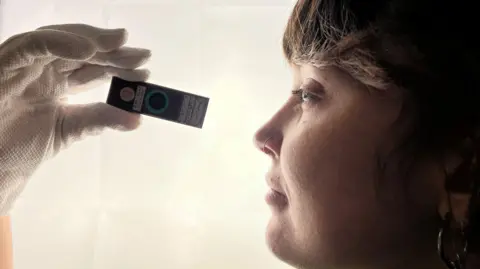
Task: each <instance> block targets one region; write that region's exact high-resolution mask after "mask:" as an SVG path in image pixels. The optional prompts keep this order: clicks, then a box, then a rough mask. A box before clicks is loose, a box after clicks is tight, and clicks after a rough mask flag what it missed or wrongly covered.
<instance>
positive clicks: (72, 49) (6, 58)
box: [0, 30, 97, 70]
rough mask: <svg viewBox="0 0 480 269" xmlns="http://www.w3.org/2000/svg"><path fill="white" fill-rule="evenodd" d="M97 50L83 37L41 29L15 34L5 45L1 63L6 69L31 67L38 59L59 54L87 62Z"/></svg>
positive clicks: (58, 55) (0, 56) (0, 55)
mask: <svg viewBox="0 0 480 269" xmlns="http://www.w3.org/2000/svg"><path fill="white" fill-rule="evenodd" d="M96 52H97V50H96V47H95V45H94V44H93V43H92V42H90V41H89V40H88V39H86V38H83V37H81V36H78V35H75V34H72V33H67V32H60V31H55V30H40V31H33V32H28V33H24V34H20V35H17V36H14V37H12V38H10V39H8V40H7V41H5V43H3V44H2V46H1V49H0V64H1V65H2V66H4V70H15V69H19V68H23V67H26V66H30V65H32V64H33V63H34V61H35V60H38V59H41V58H47V57H49V58H50V57H52V56H54V57H58V58H63V59H67V60H74V61H85V60H87V59H90V58H92V57H93V56H94V55H95V53H96Z"/></svg>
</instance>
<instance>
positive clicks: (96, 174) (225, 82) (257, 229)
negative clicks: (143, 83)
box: [0, 0, 293, 269]
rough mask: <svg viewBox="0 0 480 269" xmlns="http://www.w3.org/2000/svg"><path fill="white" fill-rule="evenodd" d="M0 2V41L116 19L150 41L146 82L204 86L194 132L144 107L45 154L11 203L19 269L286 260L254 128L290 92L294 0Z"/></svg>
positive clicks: (204, 267)
mask: <svg viewBox="0 0 480 269" xmlns="http://www.w3.org/2000/svg"><path fill="white" fill-rule="evenodd" d="M0 2H1V5H0V27H1V28H0V36H1V39H2V40H5V39H6V38H7V37H8V36H10V35H12V34H16V33H19V32H24V31H29V30H33V29H35V28H37V27H39V26H42V25H46V24H57V23H72V22H79V23H88V24H92V25H95V26H99V27H109V28H114V27H126V28H127V29H128V30H129V31H130V39H129V43H128V45H131V46H142V47H147V48H150V49H152V51H153V58H152V61H151V62H150V63H149V65H148V67H149V68H150V69H151V70H152V79H151V82H154V83H158V84H161V85H165V86H170V87H174V88H178V89H181V90H185V91H189V92H193V93H197V94H201V95H204V96H207V97H210V98H211V100H210V106H209V110H208V114H207V117H206V121H205V125H204V129H202V130H198V129H195V128H191V127H185V126H181V125H178V124H174V123H169V122H166V121H162V120H158V119H152V118H144V124H143V126H142V127H141V129H139V130H138V131H136V132H132V133H127V134H126V133H117V132H106V133H105V134H104V135H102V136H100V137H96V138H90V139H88V140H85V141H82V142H79V143H77V144H75V145H74V146H73V147H71V148H70V149H69V150H68V151H66V152H64V153H62V154H60V155H59V156H58V157H57V158H56V159H54V160H53V161H51V162H48V163H46V164H45V165H44V166H43V167H42V168H41V169H40V170H39V171H38V172H37V173H36V175H35V176H34V178H33V179H32V181H31V183H30V184H29V185H28V187H27V189H26V190H25V192H24V194H23V196H22V197H21V198H20V200H18V202H17V204H16V208H15V211H14V214H13V225H14V244H15V245H14V251H15V264H16V267H15V268H16V269H31V268H48V269H65V268H69V269H114V268H115V269H134V268H135V269H137V268H141V269H159V268H166V269H183V268H185V269H186V268H188V269H190V268H192V269H193V268H195V269H217V268H218V269H237V268H238V269H240V268H241V269H246V268H255V269H256V268H269V269H282V268H288V267H287V266H286V265H284V264H282V263H281V262H279V261H277V260H276V259H275V258H274V257H273V256H272V255H271V254H270V252H269V251H268V249H267V247H266V246H265V244H264V229H265V226H266V224H267V221H268V218H269V216H270V212H269V210H268V208H267V206H266V205H265V203H264V201H263V196H264V193H265V190H266V187H265V183H264V174H265V172H266V171H267V170H268V166H269V161H268V159H267V158H266V157H265V156H263V155H262V154H261V153H259V152H257V151H256V150H255V149H254V147H253V143H252V136H253V133H254V132H255V130H256V128H258V127H259V126H260V125H261V124H262V123H263V122H265V121H266V120H267V119H268V118H269V116H271V114H272V113H274V111H275V110H276V109H277V108H278V107H279V106H280V105H281V104H282V103H283V101H284V100H285V99H286V98H287V96H288V92H289V89H290V74H289V72H288V68H287V65H286V63H285V62H284V60H283V58H282V53H281V37H282V31H283V29H284V26H285V23H286V20H287V18H288V15H289V12H290V10H291V8H292V5H293V3H292V0H235V1H234V0H169V1H167V0H150V1H146V0H143V1H139V0H122V1H113V0H110V1H108V0H76V1H72V0H41V1H39V0H1V1H0ZM107 89H108V85H105V86H103V87H100V88H98V89H94V90H93V91H91V92H89V93H86V94H83V95H80V96H78V97H76V98H75V99H74V101H75V102H89V101H98V100H101V101H104V100H105V98H106V94H107Z"/></svg>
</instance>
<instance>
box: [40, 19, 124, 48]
mask: <svg viewBox="0 0 480 269" xmlns="http://www.w3.org/2000/svg"><path fill="white" fill-rule="evenodd" d="M45 29H48V30H57V31H61V32H67V33H73V34H76V35H79V36H82V37H84V38H87V39H88V40H90V42H92V43H93V44H95V46H96V47H97V49H98V50H99V51H103V52H105V51H112V50H115V49H118V48H120V47H121V46H123V45H124V44H125V43H126V42H127V39H128V33H127V30H125V29H123V28H119V29H105V28H98V27H95V26H91V25H88V24H56V25H47V26H43V27H40V28H38V30H45Z"/></svg>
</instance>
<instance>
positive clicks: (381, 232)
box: [255, 65, 434, 268]
mask: <svg viewBox="0 0 480 269" xmlns="http://www.w3.org/2000/svg"><path fill="white" fill-rule="evenodd" d="M292 71H293V75H294V85H293V90H294V91H299V93H298V94H292V96H291V97H290V98H289V99H288V100H287V102H286V103H285V104H284V105H283V107H281V108H280V110H278V112H277V113H276V114H275V115H274V116H273V117H272V118H271V119H270V121H269V122H267V123H266V124H265V125H264V126H263V127H262V128H261V129H260V130H258V132H257V134H256V136H255V140H256V144H257V146H258V147H259V148H260V149H261V150H262V151H264V152H265V153H267V154H268V155H269V157H270V158H271V160H272V166H271V169H270V172H269V173H268V175H267V182H268V183H269V185H270V187H271V188H273V189H275V190H277V191H278V192H279V193H282V194H283V195H278V193H277V194H276V195H270V196H267V202H268V203H269V204H270V206H271V209H272V217H271V220H270V222H269V225H268V228H267V235H266V237H267V243H268V245H269V247H270V248H271V250H272V252H273V253H274V254H275V255H276V256H278V257H279V258H280V259H282V260H284V261H286V262H288V263H290V264H292V265H294V266H298V267H299V268H310V267H314V268H315V267H317V266H326V267H325V268H331V267H329V266H333V268H343V266H346V267H348V268H352V267H350V266H351V265H355V266H354V267H353V268H358V267H357V266H356V265H360V264H370V263H371V262H372V261H375V262H378V263H382V262H383V259H385V260H386V261H388V260H389V259H390V260H391V259H392V256H391V255H394V254H395V253H397V251H396V250H397V249H404V248H405V246H407V245H410V239H412V240H414V239H416V241H413V242H416V243H417V245H418V235H417V234H415V233H416V232H419V233H421V232H423V231H417V230H418V229H417V230H415V229H413V228H412V227H420V226H419V225H418V224H419V222H421V221H422V219H421V216H423V215H425V214H424V213H425V211H428V210H430V209H431V208H426V206H420V205H417V206H413V205H412V201H410V200H409V197H408V195H407V191H406V188H405V185H406V182H405V180H406V179H405V178H403V177H402V176H400V175H401V173H399V171H396V168H397V167H396V166H397V162H396V161H395V160H394V158H393V159H392V158H391V159H389V162H390V163H388V167H389V168H388V171H382V169H380V165H379V159H380V158H381V157H382V156H386V155H388V154H389V153H390V152H391V151H392V149H393V148H394V147H395V146H396V145H397V144H398V143H399V140H400V136H401V134H402V131H403V130H402V128H401V127H400V126H399V125H398V124H396V121H397V119H398V118H399V115H400V113H401V110H402V103H403V102H402V101H403V100H402V96H401V94H398V93H395V92H393V91H392V92H383V93H379V92H376V93H374V92H371V91H369V90H367V89H366V88H364V87H363V86H362V85H360V84H359V83H358V82H356V81H355V80H353V79H352V78H351V77H350V76H348V75H347V74H345V73H343V72H340V71H339V70H336V69H333V68H328V69H318V68H315V67H313V66H310V65H301V66H299V65H292ZM265 141H266V143H265ZM264 145H265V147H264ZM433 210H434V209H433ZM431 242H434V241H429V243H431ZM418 247H420V246H418ZM429 247H430V248H431V246H429ZM412 251H414V247H412ZM382 258H383V259H382ZM317 268H318V267H317Z"/></svg>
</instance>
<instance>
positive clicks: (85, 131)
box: [55, 103, 141, 148]
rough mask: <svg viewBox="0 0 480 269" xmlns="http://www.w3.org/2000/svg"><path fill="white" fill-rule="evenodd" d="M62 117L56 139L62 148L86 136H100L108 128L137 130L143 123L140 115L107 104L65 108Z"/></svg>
mask: <svg viewBox="0 0 480 269" xmlns="http://www.w3.org/2000/svg"><path fill="white" fill-rule="evenodd" d="M61 117H62V118H61V119H60V120H59V121H58V124H59V126H57V127H58V128H57V130H58V133H56V136H55V139H58V140H57V142H58V141H59V142H60V143H61V147H62V148H64V147H67V146H69V145H70V144H71V143H73V142H75V141H78V140H81V139H83V138H85V137H86V136H90V135H98V134H100V133H101V132H102V131H104V130H105V129H106V128H110V129H115V130H119V131H132V130H135V129H137V128H138V126H139V125H140V121H141V115H140V114H135V113H129V112H126V111H123V110H120V109H118V108H116V107H113V106H110V105H107V104H105V103H93V104H79V105H68V106H64V107H63V113H62V116H61Z"/></svg>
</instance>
